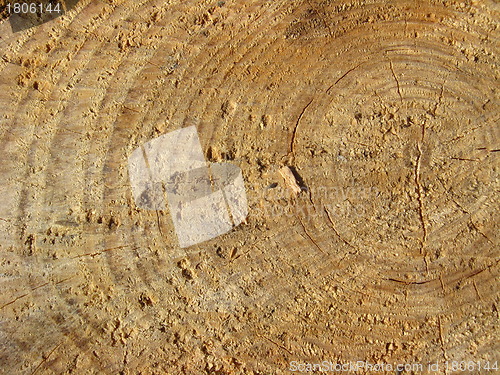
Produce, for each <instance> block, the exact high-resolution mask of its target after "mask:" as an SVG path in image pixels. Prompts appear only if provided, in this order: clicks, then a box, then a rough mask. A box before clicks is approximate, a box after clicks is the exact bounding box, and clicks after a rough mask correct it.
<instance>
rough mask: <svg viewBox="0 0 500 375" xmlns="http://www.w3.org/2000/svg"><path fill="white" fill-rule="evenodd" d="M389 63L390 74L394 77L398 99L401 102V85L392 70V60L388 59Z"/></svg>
mask: <svg viewBox="0 0 500 375" xmlns="http://www.w3.org/2000/svg"><path fill="white" fill-rule="evenodd" d="M389 63H390V66H391V72H392V76H393V77H394V80H395V81H396V86H397V88H398V95H399V100H401V103H402V102H403V95H401V87H400V85H399V80H398V77H397V76H396V73H395V72H394V67H393V66H392V61H389Z"/></svg>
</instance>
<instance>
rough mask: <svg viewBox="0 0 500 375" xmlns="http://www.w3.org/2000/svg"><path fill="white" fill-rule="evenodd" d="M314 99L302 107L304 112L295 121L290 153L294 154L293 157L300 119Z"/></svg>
mask: <svg viewBox="0 0 500 375" xmlns="http://www.w3.org/2000/svg"><path fill="white" fill-rule="evenodd" d="M313 100H314V98H313V99H311V100H310V101H309V103H307V105H306V106H305V107H304V108H303V109H302V112H300V115H299V117H298V118H297V122H296V123H295V128H294V129H293V134H292V141H291V142H290V153H291V154H292V156H293V157H295V138H296V137H297V129H298V127H299V125H300V120H301V119H302V116H304V113H305V111H306V110H307V108H308V107H309V106H310V105H311V103H312V102H313Z"/></svg>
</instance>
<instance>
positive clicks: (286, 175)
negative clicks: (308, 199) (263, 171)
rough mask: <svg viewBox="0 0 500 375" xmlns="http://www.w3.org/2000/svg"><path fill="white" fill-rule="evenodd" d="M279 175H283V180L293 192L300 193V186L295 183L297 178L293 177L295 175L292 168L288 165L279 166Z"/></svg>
mask: <svg viewBox="0 0 500 375" xmlns="http://www.w3.org/2000/svg"><path fill="white" fill-rule="evenodd" d="M279 173H280V175H281V176H282V177H283V179H284V180H285V184H286V185H287V186H288V188H289V189H290V190H291V191H292V192H293V193H294V194H295V195H297V194H300V192H301V191H302V189H301V188H300V186H299V184H298V183H297V179H296V178H295V175H294V174H293V172H292V170H291V169H290V167H288V166H286V165H285V166H284V167H281V168H280V169H279Z"/></svg>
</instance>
